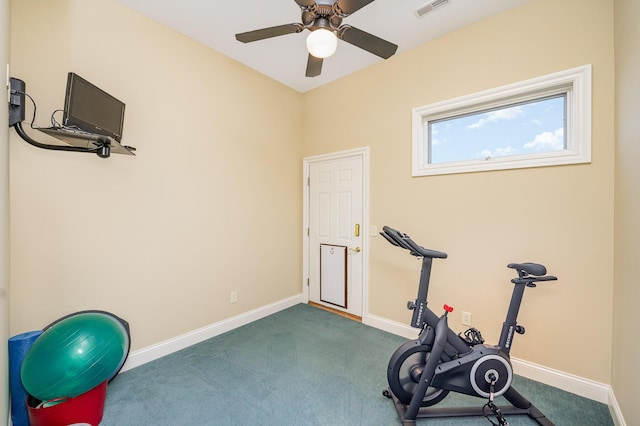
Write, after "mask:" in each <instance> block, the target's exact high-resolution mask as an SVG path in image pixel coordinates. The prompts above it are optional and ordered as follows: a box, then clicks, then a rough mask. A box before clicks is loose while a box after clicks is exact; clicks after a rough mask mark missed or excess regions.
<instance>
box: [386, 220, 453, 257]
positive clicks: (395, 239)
mask: <svg viewBox="0 0 640 426" xmlns="http://www.w3.org/2000/svg"><path fill="white" fill-rule="evenodd" d="M380 235H382V236H383V237H384V238H385V239H386V240H387V241H389V243H391V244H393V245H394V246H398V247H402V248H403V249H406V250H409V252H411V254H412V255H413V256H416V257H430V258H438V259H446V258H447V253H444V252H442V251H437V250H429V249H426V248H424V247H422V246H420V245H418V244H416V242H415V241H413V240H412V239H411V237H410V236H408V235H407V234H405V233H403V232H400V231H397V230H395V229H393V228H391V227H389V226H383V227H382V232H380Z"/></svg>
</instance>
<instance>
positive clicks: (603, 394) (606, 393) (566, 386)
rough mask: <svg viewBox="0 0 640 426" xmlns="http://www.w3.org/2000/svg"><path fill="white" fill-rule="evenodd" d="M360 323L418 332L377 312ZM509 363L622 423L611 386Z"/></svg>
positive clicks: (407, 334)
mask: <svg viewBox="0 0 640 426" xmlns="http://www.w3.org/2000/svg"><path fill="white" fill-rule="evenodd" d="M363 322H364V323H365V324H367V325H370V326H371V327H375V328H378V329H380V330H383V331H387V332H389V333H393V334H397V335H399V336H402V337H406V338H408V339H415V338H416V337H417V335H418V330H417V329H415V328H411V327H409V326H408V325H404V324H400V323H398V322H395V321H391V320H388V319H386V318H382V317H379V316H376V315H366V316H365V317H364V318H363ZM511 363H512V365H513V371H514V372H515V373H516V374H518V375H520V376H522V377H526V378H528V379H531V380H535V381H537V382H540V383H544V384H546V385H549V386H553V387H556V388H558V389H562V390H564V391H567V392H571V393H574V394H576V395H579V396H582V397H585V398H589V399H592V400H594V401H598V402H601V403H603V404H607V406H608V407H609V411H610V412H611V416H612V417H613V420H614V422H615V424H616V426H624V425H625V422H624V419H623V417H622V412H621V411H620V407H619V406H618V403H617V401H616V398H615V395H614V394H613V390H612V388H611V386H609V385H605V384H603V383H599V382H596V381H593V380H589V379H584V378H582V377H578V376H574V375H572V374H568V373H563V372H562V371H558V370H554V369H552V368H548V367H544V366H542V365H538V364H534V363H532V362H528V361H524V360H521V359H517V358H511Z"/></svg>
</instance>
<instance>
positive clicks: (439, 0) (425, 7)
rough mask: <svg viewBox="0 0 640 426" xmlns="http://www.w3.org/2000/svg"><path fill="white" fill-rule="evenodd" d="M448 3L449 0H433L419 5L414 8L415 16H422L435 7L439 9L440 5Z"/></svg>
mask: <svg viewBox="0 0 640 426" xmlns="http://www.w3.org/2000/svg"><path fill="white" fill-rule="evenodd" d="M449 3H451V0H435V1H432V2H429V3H427V4H425V5H422V6H420V7H419V8H417V9H416V11H415V13H416V16H417V17H418V18H422V17H423V16H424V15H426V14H428V13H431V12H433V11H434V10H436V9H439V8H441V7H444V6H446V5H448V4H449Z"/></svg>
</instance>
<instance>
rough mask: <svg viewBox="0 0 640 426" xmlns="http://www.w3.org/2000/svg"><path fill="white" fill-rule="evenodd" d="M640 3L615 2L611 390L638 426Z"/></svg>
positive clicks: (628, 422)
mask: <svg viewBox="0 0 640 426" xmlns="http://www.w3.org/2000/svg"><path fill="white" fill-rule="evenodd" d="M638 18H640V3H638V2H637V1H636V0H616V1H615V40H616V46H615V55H616V151H615V154H616V155H615V161H616V175H615V178H616V191H615V212H616V214H615V243H616V244H615V287H614V290H615V291H614V306H615V309H614V314H613V330H614V332H613V363H612V385H613V390H614V392H615V395H616V399H617V401H618V404H619V405H620V407H621V409H622V412H623V413H624V417H625V421H626V423H627V424H629V425H637V424H640V407H639V406H638V401H637V396H638V395H640V379H639V377H638V372H637V371H638V370H637V362H638V353H640V341H639V340H638V339H637V338H635V337H634V336H635V335H636V333H637V325H638V324H639V323H640V310H639V309H638V301H640V286H639V285H638V280H637V275H638V274H637V272H638V259H639V258H640V225H639V224H638V218H640V197H639V196H638V192H639V190H640V169H638V164H637V163H638V159H639V158H640V145H639V144H638V135H639V134H640V122H639V121H638V108H640V101H639V99H640V86H638V76H639V75H640V29H639V28H638Z"/></svg>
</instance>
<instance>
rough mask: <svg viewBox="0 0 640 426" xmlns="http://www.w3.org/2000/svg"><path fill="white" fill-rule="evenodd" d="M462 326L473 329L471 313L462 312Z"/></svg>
mask: <svg viewBox="0 0 640 426" xmlns="http://www.w3.org/2000/svg"><path fill="white" fill-rule="evenodd" d="M462 325H466V326H467V327H471V312H464V311H463V312H462Z"/></svg>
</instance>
